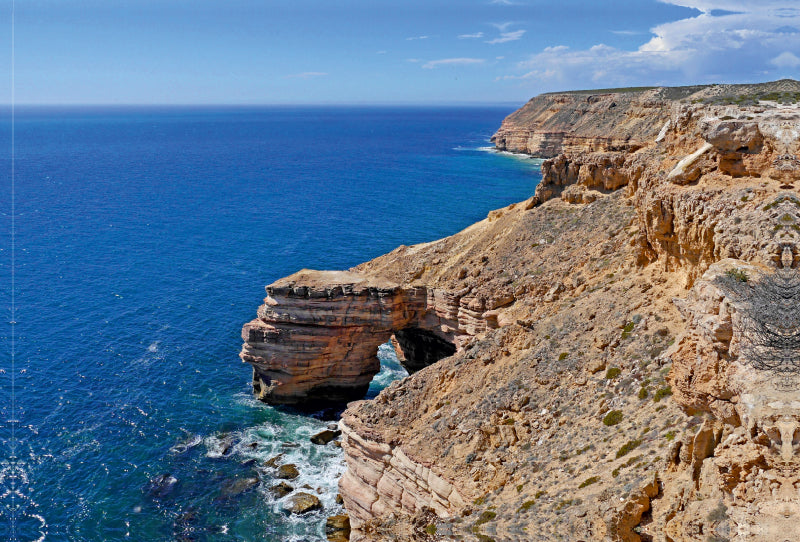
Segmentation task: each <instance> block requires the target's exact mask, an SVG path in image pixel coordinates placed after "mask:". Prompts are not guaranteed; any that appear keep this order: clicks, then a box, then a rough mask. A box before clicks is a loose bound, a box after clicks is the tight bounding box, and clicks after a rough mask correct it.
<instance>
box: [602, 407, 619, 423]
mask: <svg viewBox="0 0 800 542" xmlns="http://www.w3.org/2000/svg"><path fill="white" fill-rule="evenodd" d="M621 421H622V411H621V410H612V411H610V412H609V413H608V414H606V415H605V417H604V418H603V425H609V426H610V425H617V424H618V423H619V422H621Z"/></svg>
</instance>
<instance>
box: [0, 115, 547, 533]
mask: <svg viewBox="0 0 800 542" xmlns="http://www.w3.org/2000/svg"><path fill="white" fill-rule="evenodd" d="M510 112H511V108H501V107H493V108H85V109H74V108H73V109H58V108H50V109H42V108H39V109H21V110H19V111H18V112H17V119H16V123H15V132H16V133H15V146H16V150H15V156H16V160H15V163H14V168H15V199H14V204H15V217H14V218H15V224H16V236H15V241H16V246H15V258H16V260H15V264H14V269H13V271H14V281H15V282H14V288H13V291H14V296H15V309H16V310H15V314H14V315H13V319H14V320H15V321H16V325H15V326H14V339H15V344H14V347H13V351H14V363H13V367H12V362H11V361H12V360H11V356H10V355H8V354H10V353H11V352H12V345H11V326H4V330H3V335H2V341H3V352H4V354H3V359H2V370H1V371H2V372H0V378H1V379H2V380H1V382H2V388H1V389H0V393H2V397H1V398H2V401H1V402H0V408H1V409H2V419H3V420H4V423H3V425H2V427H1V428H0V431H2V432H1V433H0V438H1V439H2V441H1V442H0V444H2V448H0V450H2V451H1V452H0V459H2V471H1V473H0V484H2V488H3V492H2V493H3V495H2V507H0V516H1V517H0V538H2V539H9V540H21V541H28V540H53V541H56V540H90V541H94V540H97V541H105V540H109V541H110V540H159V541H160V540H163V541H168V540H170V541H171V540H186V541H188V540H197V541H202V540H215V541H216V540H222V541H225V540H320V539H324V537H323V535H322V524H323V522H324V518H325V517H326V516H327V515H330V514H332V513H335V512H336V511H337V510H338V509H337V506H336V504H335V502H334V498H335V491H336V490H335V486H336V481H337V479H338V477H339V476H340V475H341V473H342V472H343V468H344V467H343V462H342V458H341V454H340V451H339V449H338V448H336V447H333V446H328V447H318V446H314V445H312V444H311V443H310V442H309V441H308V437H309V436H310V435H311V434H313V433H314V432H315V431H318V430H320V429H321V428H324V427H325V426H326V425H327V424H328V423H329V421H327V420H324V419H321V418H322V417H321V416H316V417H315V416H313V415H308V414H301V413H297V412H292V411H282V410H278V409H274V408H272V407H269V406H266V405H263V404H260V403H258V402H257V401H254V400H253V399H252V397H251V395H250V386H249V383H250V369H249V367H248V366H246V365H243V364H242V363H240V361H239V359H238V357H237V354H238V351H239V348H240V346H241V338H240V336H239V334H240V329H241V326H242V324H243V323H244V322H246V321H248V320H249V319H251V318H252V317H253V316H254V315H255V310H256V307H257V306H258V305H259V304H260V303H261V300H262V298H263V296H264V290H263V287H264V285H265V284H267V283H269V282H272V281H273V280H275V279H277V278H279V277H281V276H284V275H287V274H289V273H291V272H293V271H295V270H297V269H299V268H302V267H310V268H319V269H340V268H348V267H351V266H353V265H356V264H358V263H360V262H361V261H364V260H367V259H369V258H372V257H375V256H377V255H379V254H382V253H385V252H387V251H389V250H391V249H393V248H394V247H395V246H397V245H399V244H413V243H418V242H424V241H430V240H432V239H436V238H439V237H443V236H445V235H449V234H452V233H455V232H456V231H458V230H459V229H461V228H463V227H466V226H467V225H469V224H471V223H473V222H475V221H476V220H479V219H481V218H483V217H484V216H485V215H486V213H487V212H488V211H489V210H491V209H494V208H498V207H501V206H503V205H507V204H509V203H511V202H514V201H520V200H522V199H525V198H527V197H529V196H530V195H531V194H532V193H533V190H534V187H535V185H536V183H537V182H538V180H539V171H538V166H537V165H536V163H535V162H533V161H531V160H523V159H520V158H515V157H509V156H501V155H498V154H494V153H491V152H487V151H485V150H480V147H485V146H486V145H488V138H489V136H491V134H492V132H493V130H494V129H496V127H497V126H499V124H500V121H501V120H502V119H503V117H504V116H505V115H506V114H508V113H510ZM2 126H3V127H2V128H1V129H0V144H2V145H3V147H4V148H9V146H10V137H11V134H10V122H9V119H8V117H7V116H6V117H4V118H3V123H2ZM2 167H3V168H4V171H6V172H9V175H3V181H2V182H3V183H4V190H3V194H4V196H3V200H2V204H3V207H2V209H1V211H2V216H3V228H4V232H3V233H4V235H3V239H4V241H3V243H2V244H0V250H1V251H2V258H1V259H0V285H1V286H2V288H3V290H2V296H3V308H4V310H5V311H6V315H7V318H6V321H11V320H12V314H11V290H12V289H11V273H12V267H11V258H10V252H11V245H10V240H11V230H10V228H11V198H10V190H11V186H10V169H11V164H10V161H9V160H8V159H7V158H6V159H5V160H4V161H3V164H2ZM380 356H381V358H382V361H383V365H384V369H383V371H382V372H381V374H380V375H379V376H378V377H377V378H376V380H375V381H374V383H373V387H372V388H371V390H370V396H374V395H375V394H376V393H377V392H378V391H379V390H380V388H381V387H383V386H385V385H387V384H388V383H389V382H390V381H391V380H392V379H395V378H400V377H402V376H403V374H404V373H403V371H402V369H401V368H400V367H399V366H398V365H397V364H396V360H395V359H394V358H393V355H392V353H391V350H390V349H389V348H388V347H385V346H384V347H382V349H381V352H380ZM12 377H13V379H14V381H15V385H14V388H13V391H14V393H15V405H16V408H14V409H12V406H11V394H12V386H11V381H12ZM9 420H11V421H9ZM13 420H17V422H14V421H13ZM12 431H13V432H14V435H13V438H12ZM280 453H282V454H284V457H283V459H282V461H284V462H293V463H296V464H297V465H298V467H299V468H300V471H301V477H300V479H299V480H298V481H297V483H295V484H294V485H296V486H302V485H304V484H308V485H309V486H311V488H312V489H311V491H312V492H316V491H317V490H318V489H319V491H320V493H319V494H320V498H321V499H322V501H323V503H324V505H325V510H324V511H323V512H320V513H316V514H313V515H311V516H306V517H303V518H296V517H290V516H287V515H286V514H284V513H283V512H282V511H281V510H280V503H279V502H276V501H275V500H274V499H273V498H272V497H271V496H270V495H269V492H268V488H269V486H271V485H273V484H274V483H275V481H274V480H273V474H274V473H273V471H272V470H271V469H269V468H267V467H264V466H263V463H264V461H265V460H267V459H269V458H271V457H274V456H275V455H277V454H280ZM255 474H258V475H259V476H260V478H261V482H260V483H259V484H258V485H257V486H256V487H255V488H253V489H252V490H250V491H245V492H242V493H237V491H236V490H235V487H234V485H233V484H235V483H236V481H238V480H242V479H245V478H248V477H252V476H254V475H255ZM153 480H160V481H161V484H160V485H159V484H155V485H154V484H153V482H152V481H153ZM172 480H174V482H173V481H172ZM12 517H13V518H15V521H14V522H12V521H11V519H12Z"/></svg>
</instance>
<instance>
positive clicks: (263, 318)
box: [240, 270, 513, 404]
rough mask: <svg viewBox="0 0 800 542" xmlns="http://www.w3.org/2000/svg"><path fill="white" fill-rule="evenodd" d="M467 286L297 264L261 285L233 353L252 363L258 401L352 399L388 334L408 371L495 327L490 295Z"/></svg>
mask: <svg viewBox="0 0 800 542" xmlns="http://www.w3.org/2000/svg"><path fill="white" fill-rule="evenodd" d="M465 293H466V292H463V291H459V292H448V291H445V290H442V289H438V288H427V287H425V286H418V285H407V286H400V285H399V283H398V282H396V281H392V280H387V279H382V278H381V277H379V276H372V275H364V274H360V273H353V272H342V271H311V270H303V271H299V272H298V273H295V274H294V275H291V276H289V277H286V278H284V279H281V280H279V281H277V282H275V283H273V284H270V285H269V286H267V298H266V299H265V300H264V304H263V305H261V306H260V307H259V309H258V318H256V319H254V320H252V321H251V322H249V323H247V324H246V325H245V326H244V327H243V329H242V338H243V339H244V341H245V343H244V346H243V347H242V352H241V354H240V356H241V358H242V360H243V361H245V362H247V363H250V364H251V365H252V366H253V391H254V393H255V394H256V396H257V397H258V398H259V399H261V400H263V401H265V402H268V403H274V404H304V403H319V402H329V403H335V402H344V401H348V400H352V399H360V398H361V397H363V396H364V394H365V393H366V391H367V388H368V387H369V383H370V382H371V381H372V378H373V377H374V376H375V374H377V373H378V371H379V370H380V362H379V361H378V358H377V351H378V347H379V346H380V345H381V344H383V343H385V342H387V341H388V340H390V339H392V340H393V344H395V347H396V349H397V350H398V353H399V354H400V355H399V358H400V360H401V363H402V364H403V366H404V367H405V368H406V369H407V370H408V371H409V372H410V373H413V372H415V371H417V370H419V369H421V368H424V367H427V366H428V365H430V364H432V363H435V362H436V361H438V360H439V359H441V358H443V357H446V356H449V355H452V354H453V353H455V352H456V349H457V348H458V346H459V345H460V344H461V342H462V341H463V340H465V338H468V337H470V336H472V335H475V334H476V333H480V332H483V331H486V330H487V329H491V328H496V327H497V325H498V324H497V313H496V311H495V312H492V309H496V308H497V303H498V301H497V300H489V305H487V301H486V300H477V299H474V298H472V297H469V296H466V295H465ZM511 300H513V299H506V298H503V299H501V300H500V301H502V302H503V303H506V304H507V303H510V301H511Z"/></svg>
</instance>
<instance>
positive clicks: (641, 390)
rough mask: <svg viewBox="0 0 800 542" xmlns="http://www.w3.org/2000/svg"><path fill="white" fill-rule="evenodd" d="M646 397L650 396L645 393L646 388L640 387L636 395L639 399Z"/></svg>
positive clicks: (648, 393)
mask: <svg viewBox="0 0 800 542" xmlns="http://www.w3.org/2000/svg"><path fill="white" fill-rule="evenodd" d="M648 395H650V392H648V391H647V388H646V387H644V386H642V387H641V388H640V389H639V395H638V397H639V399H647V396H648Z"/></svg>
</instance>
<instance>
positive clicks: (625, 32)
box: [611, 30, 644, 36]
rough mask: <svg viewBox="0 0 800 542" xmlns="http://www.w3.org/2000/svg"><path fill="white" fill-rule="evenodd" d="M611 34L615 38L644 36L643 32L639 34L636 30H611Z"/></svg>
mask: <svg viewBox="0 0 800 542" xmlns="http://www.w3.org/2000/svg"><path fill="white" fill-rule="evenodd" d="M611 33H612V34H616V35H617V36H640V35H642V34H644V32H639V31H637V30H612V31H611Z"/></svg>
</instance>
